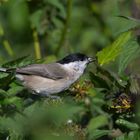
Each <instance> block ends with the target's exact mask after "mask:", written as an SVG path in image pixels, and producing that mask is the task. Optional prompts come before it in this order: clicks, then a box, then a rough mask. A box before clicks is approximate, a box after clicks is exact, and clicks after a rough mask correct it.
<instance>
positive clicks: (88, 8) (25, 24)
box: [0, 0, 140, 140]
mask: <svg viewBox="0 0 140 140" xmlns="http://www.w3.org/2000/svg"><path fill="white" fill-rule="evenodd" d="M139 7H140V3H139V1H138V0H134V1H132V0H86V1H84V0H76V1H74V0H0V64H1V66H4V67H10V68H11V67H14V68H15V67H18V66H23V65H27V64H30V63H35V62H36V61H35V60H37V63H47V62H52V61H55V60H57V59H60V58H62V57H64V56H65V55H66V54H69V53H73V52H81V53H84V54H87V55H89V56H96V57H97V59H98V64H97V65H96V66H95V65H91V66H90V67H89V68H88V70H87V73H86V74H85V75H84V76H83V77H82V78H81V80H80V81H79V82H78V83H77V84H75V85H74V86H73V87H72V88H71V90H70V91H67V92H64V93H62V94H61V95H60V96H61V97H62V99H61V100H60V101H52V100H49V99H44V98H40V97H38V96H37V97H36V96H35V97H34V96H33V95H32V94H31V93H28V91H26V90H25V89H24V88H23V87H22V86H21V85H20V84H19V83H17V81H16V80H15V79H14V74H5V73H0V139H2V140H4V139H10V140H16V139H17V140H19V139H25V140H26V139H27V140H28V139H33V140H39V139H42V140H43V139H44V140H45V139H49V140H50V139H59V138H60V139H80V140H81V139H101V140H103V139H117V140H119V139H121V140H129V139H135V140H139V139H140V135H139V119H138V118H139V111H138V110H137V109H136V106H137V102H138V101H137V102H136V100H133V98H135V99H136V98H137V99H138V98H139V92H140V88H139V81H140V78H139V73H140V66H139V64H140V61H139V56H140V49H139V26H140V23H139V18H140V15H139V13H140V12H139V11H140V10H139ZM22 56H28V57H22ZM21 57H22V58H21ZM17 58H20V59H17ZM14 59H16V60H15V61H11V60H14ZM7 61H11V62H9V63H6V62H7ZM89 71H90V72H89ZM89 73H90V76H89ZM117 93H119V95H118V94H117ZM122 93H125V94H126V95H125V99H124V100H125V103H126V104H127V105H126V104H125V107H124V106H123V105H124V104H123V103H124V100H123V102H121V103H118V102H119V101H118V100H115V101H114V99H118V98H119V97H120V95H121V97H122V95H124V94H122ZM116 94H117V95H116ZM106 95H109V96H110V97H109V99H107V98H106ZM112 95H115V98H114V97H112ZM123 97H124V96H123ZM129 98H131V99H130V100H132V101H131V103H129ZM112 101H113V103H114V102H115V103H116V104H119V105H120V104H121V105H120V106H121V107H122V106H123V107H122V108H121V109H117V108H115V107H116V106H118V105H116V106H115V105H114V104H115V103H114V104H113V105H114V110H113V111H112V110H111V109H106V108H111V106H112ZM122 104H123V105H122ZM129 105H130V106H131V107H132V106H133V109H131V107H128V106H129ZM126 106H127V107H126ZM112 108H113V107H112ZM110 110H111V111H110ZM118 112H119V113H118ZM127 113H129V114H127ZM126 114H127V115H128V116H129V117H128V116H127V115H126Z"/></svg>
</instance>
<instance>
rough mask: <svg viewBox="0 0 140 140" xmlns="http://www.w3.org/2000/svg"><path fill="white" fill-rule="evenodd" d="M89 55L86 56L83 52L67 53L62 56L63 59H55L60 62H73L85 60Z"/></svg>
mask: <svg viewBox="0 0 140 140" xmlns="http://www.w3.org/2000/svg"><path fill="white" fill-rule="evenodd" d="M88 58H89V57H87V56H86V55H84V54H81V53H73V54H70V55H67V56H66V57H64V58H63V59H61V60H59V61H57V62H58V63H60V64H68V63H70V62H75V61H85V60H87V59H88Z"/></svg>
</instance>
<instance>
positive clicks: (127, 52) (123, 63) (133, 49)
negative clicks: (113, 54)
mask: <svg viewBox="0 0 140 140" xmlns="http://www.w3.org/2000/svg"><path fill="white" fill-rule="evenodd" d="M139 55H140V49H139V45H138V43H137V42H136V41H134V40H130V41H128V42H127V43H126V45H125V46H124V47H123V50H122V52H121V54H120V57H119V65H118V67H119V72H118V73H119V74H121V73H123V72H124V70H125V69H126V67H127V66H128V64H129V63H130V62H131V61H132V60H133V59H135V58H136V57H138V56H139Z"/></svg>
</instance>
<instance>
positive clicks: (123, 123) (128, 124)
mask: <svg viewBox="0 0 140 140" xmlns="http://www.w3.org/2000/svg"><path fill="white" fill-rule="evenodd" d="M116 124H117V125H121V126H124V127H126V128H128V129H130V130H137V129H139V128H140V127H139V125H138V124H136V123H132V122H129V121H127V120H123V119H118V120H116Z"/></svg>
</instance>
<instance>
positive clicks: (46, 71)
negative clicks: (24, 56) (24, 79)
mask: <svg viewBox="0 0 140 140" xmlns="http://www.w3.org/2000/svg"><path fill="white" fill-rule="evenodd" d="M16 73H18V74H24V75H36V76H42V77H46V78H49V79H53V80H56V79H63V78H65V77H66V75H67V73H66V71H65V70H64V69H63V68H62V67H61V65H60V64H58V63H52V64H32V65H29V66H26V67H22V68H18V69H16Z"/></svg>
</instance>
